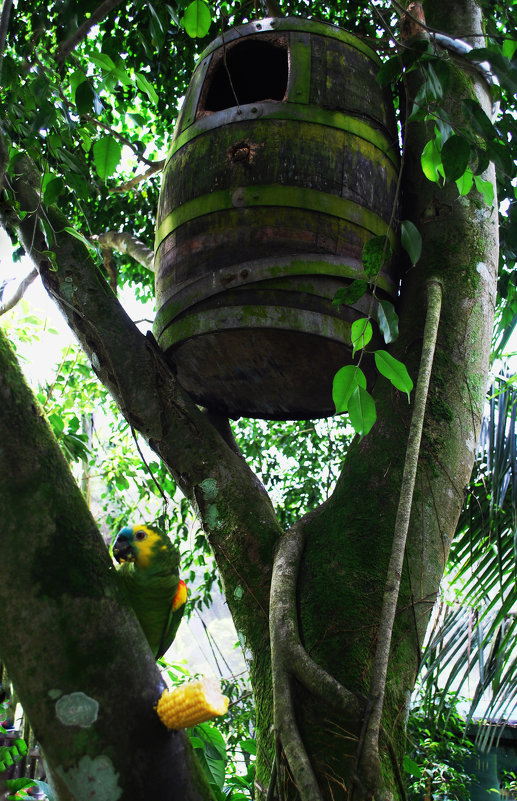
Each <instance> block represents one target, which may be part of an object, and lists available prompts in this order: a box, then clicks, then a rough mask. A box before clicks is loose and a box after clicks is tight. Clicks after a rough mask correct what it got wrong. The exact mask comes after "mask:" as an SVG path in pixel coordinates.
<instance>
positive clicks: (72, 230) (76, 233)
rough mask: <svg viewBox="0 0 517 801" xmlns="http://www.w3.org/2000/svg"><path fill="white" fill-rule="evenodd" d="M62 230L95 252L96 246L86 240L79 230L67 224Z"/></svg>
mask: <svg viewBox="0 0 517 801" xmlns="http://www.w3.org/2000/svg"><path fill="white" fill-rule="evenodd" d="M63 231H66V233H67V234H70V236H73V237H74V239H77V240H78V241H79V242H81V243H82V244H83V245H85V247H87V248H89V249H90V250H93V251H94V252H95V253H96V252H97V248H96V246H95V245H93V244H92V243H91V242H88V240H87V239H86V237H85V236H83V235H82V234H80V233H79V231H76V230H75V228H71V227H70V226H68V225H67V226H66V227H65V228H63Z"/></svg>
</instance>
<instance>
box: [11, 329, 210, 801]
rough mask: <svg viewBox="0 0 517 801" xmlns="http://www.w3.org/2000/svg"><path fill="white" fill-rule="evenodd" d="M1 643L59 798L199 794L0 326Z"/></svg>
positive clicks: (156, 680)
mask: <svg viewBox="0 0 517 801" xmlns="http://www.w3.org/2000/svg"><path fill="white" fill-rule="evenodd" d="M0 399H1V404H0V408H1V412H2V413H1V415H0V441H1V442H2V447H1V448H0V476H1V480H0V506H1V508H2V559H1V560H0V618H1V621H2V625H1V636H0V654H1V659H2V660H3V662H4V663H5V665H6V668H7V672H8V674H9V676H10V678H11V679H12V680H13V683H14V685H15V689H16V692H17V695H18V697H19V699H20V701H21V703H22V706H23V708H24V710H25V712H26V714H27V716H28V718H29V720H30V721H31V724H32V726H33V729H34V733H35V735H36V738H37V740H38V742H39V743H40V745H41V748H42V750H43V753H44V756H45V759H46V763H47V769H48V773H49V779H50V782H51V784H52V785H53V786H54V788H55V790H56V794H57V797H58V798H59V799H60V801H69V800H70V801H72V800H73V801H80V800H81V799H85V801H86V799H89V798H92V797H93V796H92V795H91V792H92V787H94V788H95V793H96V794H95V796H94V797H95V798H96V799H105V801H116V799H119V798H120V799H122V798H123V799H128V801H129V800H131V801H149V798H153V797H154V798H163V799H167V801H174V799H182V800H184V799H185V798H188V799H191V800H192V801H209V799H210V798H211V793H210V791H209V789H208V786H207V784H206V781H205V780H204V777H203V775H202V772H201V771H200V768H199V767H198V766H197V764H196V763H195V760H194V758H193V753H192V749H191V748H190V745H189V743H188V740H187V738H186V735H185V732H169V731H167V730H166V729H165V727H164V726H163V725H162V723H161V722H160V721H159V719H158V716H157V714H156V711H155V709H154V706H155V705H156V703H157V702H158V699H159V697H160V695H161V693H162V691H163V689H164V687H165V685H164V682H163V680H162V678H161V676H160V673H159V671H158V668H157V667H156V664H155V661H154V658H153V655H152V653H151V651H150V649H149V646H148V644H147V641H146V640H145V637H144V635H143V632H142V630H141V628H140V626H139V625H138V623H137V621H136V618H135V617H134V614H133V612H132V611H131V610H130V609H129V608H128V607H127V606H126V605H125V603H124V602H123V601H122V599H121V594H120V591H119V586H118V582H117V577H116V573H115V569H114V567H113V565H112V563H111V560H110V558H109V555H108V551H107V549H106V546H105V544H104V542H103V540H102V537H101V536H100V534H99V532H98V530H97V527H96V525H95V521H94V520H93V518H92V517H91V515H90V512H89V511H88V508H87V506H86V503H85V501H84V499H83V497H82V495H81V493H80V491H79V489H78V487H77V485H76V484H75V482H74V480H73V478H72V476H71V473H70V471H69V469H68V465H67V464H66V461H65V459H64V457H63V456H62V454H61V451H60V448H59V446H58V444H57V442H56V440H55V438H54V436H53V434H52V432H51V430H50V427H49V426H48V424H47V422H46V420H45V418H44V415H43V412H42V411H41V409H40V408H39V406H38V403H37V401H36V400H35V398H34V397H33V395H32V393H31V392H30V390H29V389H28V387H27V386H26V384H25V382H24V380H23V377H22V375H21V373H20V371H19V368H18V365H17V363H16V359H15V357H14V355H13V352H12V350H11V349H10V347H9V343H8V342H7V340H6V338H5V336H4V335H3V333H1V332H0Z"/></svg>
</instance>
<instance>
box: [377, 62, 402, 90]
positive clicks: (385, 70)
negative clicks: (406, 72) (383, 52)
mask: <svg viewBox="0 0 517 801" xmlns="http://www.w3.org/2000/svg"><path fill="white" fill-rule="evenodd" d="M401 72H402V65H401V61H400V57H399V56H398V55H397V56H392V57H391V58H389V59H388V60H387V61H385V62H384V64H382V66H381V67H380V69H379V72H378V73H377V83H378V84H379V86H387V85H388V84H389V83H391V82H392V81H395V80H396V79H398V78H399V77H400V74H401Z"/></svg>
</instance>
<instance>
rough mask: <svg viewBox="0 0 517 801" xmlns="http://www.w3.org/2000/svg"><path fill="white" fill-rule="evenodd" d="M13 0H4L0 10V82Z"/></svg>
mask: <svg viewBox="0 0 517 801" xmlns="http://www.w3.org/2000/svg"><path fill="white" fill-rule="evenodd" d="M12 4H13V0H4V1H3V3H2V10H1V11H0V83H1V80H2V65H3V62H4V51H5V42H6V40H7V31H8V30H9V18H10V16H11V6H12Z"/></svg>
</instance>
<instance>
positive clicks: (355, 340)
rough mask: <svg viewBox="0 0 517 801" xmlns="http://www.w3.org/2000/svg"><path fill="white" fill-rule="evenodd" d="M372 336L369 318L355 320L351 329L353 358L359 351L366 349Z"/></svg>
mask: <svg viewBox="0 0 517 801" xmlns="http://www.w3.org/2000/svg"><path fill="white" fill-rule="evenodd" d="M372 336H373V328H372V324H371V322H370V321H369V319H368V318H367V317H361V318H360V319H359V320H354V322H353V323H352V327H351V329H350V338H351V340H352V356H355V354H356V353H357V351H358V350H362V349H363V348H365V347H366V346H367V344H368V342H369V341H370V340H371V338H372Z"/></svg>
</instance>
